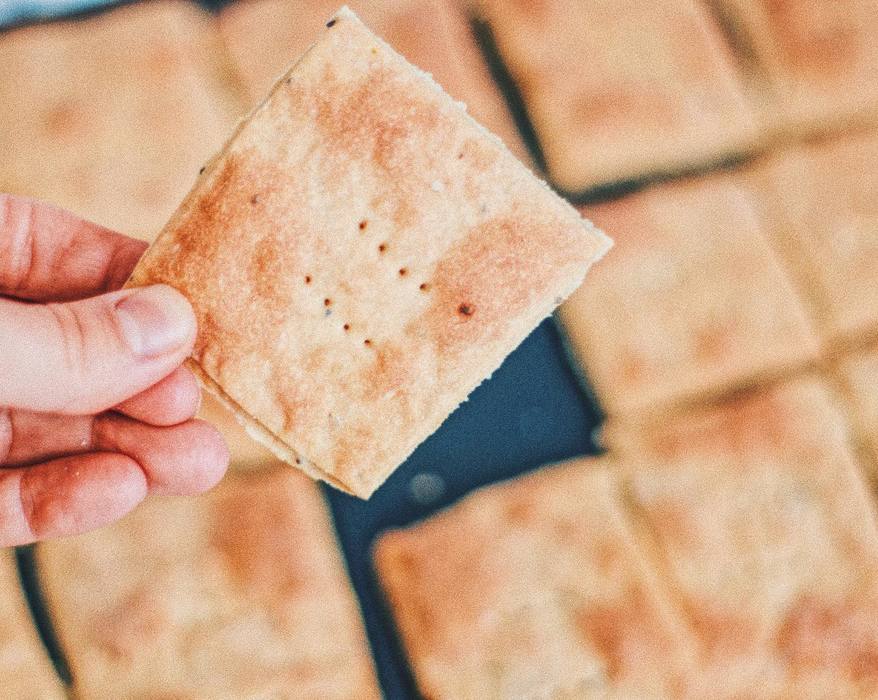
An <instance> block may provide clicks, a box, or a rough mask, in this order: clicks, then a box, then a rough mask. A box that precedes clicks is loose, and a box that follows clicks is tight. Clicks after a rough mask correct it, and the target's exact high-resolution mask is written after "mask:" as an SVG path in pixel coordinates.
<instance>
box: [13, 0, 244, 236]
mask: <svg viewBox="0 0 878 700" xmlns="http://www.w3.org/2000/svg"><path fill="white" fill-rule="evenodd" d="M219 48H220V47H219V43H218V35H217V32H216V28H215V24H214V21H213V19H212V18H211V16H210V15H209V14H207V13H206V12H204V11H202V10H200V9H198V8H197V7H196V6H195V5H194V4H192V3H189V2H175V1H173V0H159V1H157V2H148V3H137V4H134V5H129V6H127V7H123V8H119V9H116V10H112V11H109V12H103V13H101V14H100V15H97V16H92V17H88V18H86V19H80V20H75V21H66V22H58V23H52V24H43V25H36V26H31V27H25V28H22V29H15V30H11V31H8V32H4V33H0V123H2V124H3V128H2V129H0V153H2V154H3V155H2V158H0V181H4V182H5V181H11V182H10V184H11V186H12V187H11V189H10V190H9V191H13V192H15V193H17V194H25V195H30V196H33V197H38V198H40V199H45V200H48V201H51V202H53V203H55V204H58V205H60V206H63V207H65V208H67V209H70V210H72V211H74V212H76V213H77V214H79V215H80V216H82V217H84V218H87V219H92V220H94V221H97V222H98V223H101V224H103V225H105V226H109V227H110V228H115V229H117V230H120V231H124V232H125V233H128V234H131V235H137V236H140V237H142V238H147V239H149V238H152V237H154V236H155V235H156V233H158V231H159V229H160V228H161V227H162V226H163V225H164V223H165V222H166V221H167V220H168V217H169V216H170V215H171V214H172V213H173V211H174V209H175V208H176V207H177V206H178V205H179V203H180V200H181V199H182V198H183V197H184V196H185V194H186V192H187V190H188V189H189V188H190V187H191V186H192V183H193V182H194V180H195V178H196V175H197V174H198V169H199V167H201V165H202V164H203V162H204V160H206V159H207V158H208V157H209V156H210V155H211V154H212V153H213V152H214V151H215V150H216V149H217V148H219V147H220V146H221V145H222V142H223V139H224V138H225V136H226V134H227V133H228V132H229V130H230V129H231V128H232V127H233V126H234V124H235V120H236V118H237V116H238V114H239V111H240V107H239V104H238V102H237V95H236V94H235V93H234V92H233V91H232V89H231V88H230V87H229V86H230V84H231V83H230V82H229V81H228V80H227V79H226V77H225V75H224V73H223V72H222V71H223V68H222V67H223V65H224V64H223V60H222V59H221V58H220V54H219Z"/></svg>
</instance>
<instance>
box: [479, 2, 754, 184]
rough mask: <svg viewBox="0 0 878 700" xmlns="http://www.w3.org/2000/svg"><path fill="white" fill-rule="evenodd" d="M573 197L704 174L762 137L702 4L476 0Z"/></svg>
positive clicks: (553, 168)
mask: <svg viewBox="0 0 878 700" xmlns="http://www.w3.org/2000/svg"><path fill="white" fill-rule="evenodd" d="M474 2H475V3H476V4H477V5H478V6H479V7H480V8H481V9H480V12H481V14H482V15H483V16H484V18H485V19H486V20H487V22H488V24H489V25H490V28H491V30H492V32H493V35H494V39H495V41H496V44H497V47H498V50H499V53H500V55H501V57H502V59H503V61H504V63H505V65H506V67H507V68H508V70H509V72H510V74H511V75H512V78H513V79H514V81H515V82H516V84H517V85H518V88H519V90H520V91H521V93H522V97H523V99H524V102H525V105H526V107H527V111H528V115H529V116H530V120H531V122H532V123H533V126H534V128H535V130H536V133H537V136H538V138H539V141H540V145H541V147H542V152H543V155H544V157H545V160H546V167H547V169H548V172H549V175H550V177H551V179H552V181H553V182H556V183H557V184H558V185H560V186H561V187H562V188H564V189H565V190H568V191H580V190H585V189H587V188H589V187H592V186H595V185H601V184H607V183H614V182H617V181H621V180H629V179H634V178H638V177H640V176H643V175H652V174H655V173H674V172H677V171H680V170H687V169H690V168H693V167H699V166H703V165H705V164H708V163H712V162H715V161H718V160H721V159H724V158H726V157H728V156H729V154H731V153H734V152H740V151H744V150H746V149H748V148H749V147H750V146H751V143H752V142H753V141H754V140H755V138H756V136H757V125H756V120H755V114H754V111H753V109H752V108H751V106H750V104H749V103H748V101H747V99H746V98H745V95H744V90H743V86H742V84H741V82H740V79H739V76H738V75H737V71H736V68H735V60H734V57H733V56H732V53H731V50H730V48H729V46H728V45H727V44H726V43H725V41H724V38H723V36H722V33H721V32H720V30H719V28H718V27H717V25H716V24H715V23H714V22H713V21H712V19H711V17H710V16H709V14H708V13H707V12H706V11H705V9H704V8H703V7H702V5H701V3H699V2H697V1H696V0H665V1H664V2H643V1H642V0H541V1H540V2H508V1H507V0H474Z"/></svg>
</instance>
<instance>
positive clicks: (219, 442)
mask: <svg viewBox="0 0 878 700" xmlns="http://www.w3.org/2000/svg"><path fill="white" fill-rule="evenodd" d="M192 429H193V431H195V432H196V433H197V435H198V438H199V439H198V448H197V450H196V453H195V454H193V455H192V458H191V467H192V468H191V469H190V471H189V474H188V476H187V478H186V482H187V483H186V486H188V490H187V492H186V493H181V494H180V495H190V496H191V495H196V494H200V493H205V492H206V491H210V490H211V489H212V488H213V487H214V486H216V485H217V484H218V483H219V482H220V481H221V480H222V478H223V476H225V473H226V470H227V469H228V468H229V460H230V453H229V447H228V445H227V444H226V441H225V440H224V439H223V436H222V434H221V433H220V432H219V431H218V430H217V429H216V428H214V427H213V426H212V425H211V424H210V423H208V422H207V421H203V420H200V419H195V420H193V421H192Z"/></svg>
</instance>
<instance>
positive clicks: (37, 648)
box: [0, 549, 65, 700]
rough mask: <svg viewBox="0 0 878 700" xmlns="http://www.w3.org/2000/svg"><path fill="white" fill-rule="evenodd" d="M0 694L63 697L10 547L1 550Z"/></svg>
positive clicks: (27, 699) (36, 699) (23, 699)
mask: <svg viewBox="0 0 878 700" xmlns="http://www.w3.org/2000/svg"><path fill="white" fill-rule="evenodd" d="M0 695H2V696H3V697H4V698H14V700H63V698H64V697H65V694H64V690H63V688H62V686H61V682H60V681H59V680H58V677H57V676H56V675H55V671H54V670H53V669H52V664H51V663H50V662H49V657H48V656H46V651H45V649H44V648H43V645H42V644H41V643H40V640H39V637H38V636H37V630H36V628H35V627H34V624H33V621H32V620H31V616H30V613H29V612H28V609H27V605H26V603H25V600H24V595H23V594H22V591H21V586H20V584H19V581H18V572H17V571H16V569H15V557H14V556H13V553H12V550H11V549H0Z"/></svg>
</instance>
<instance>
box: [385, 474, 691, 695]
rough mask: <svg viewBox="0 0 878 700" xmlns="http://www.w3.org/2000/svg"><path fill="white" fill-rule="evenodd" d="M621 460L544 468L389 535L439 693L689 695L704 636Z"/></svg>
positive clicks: (393, 581)
mask: <svg viewBox="0 0 878 700" xmlns="http://www.w3.org/2000/svg"><path fill="white" fill-rule="evenodd" d="M611 469H612V466H611V465H610V464H608V463H607V462H605V461H603V460H595V459H580V460H576V461H571V462H568V463H565V464H563V465H560V466H556V467H551V468H545V469H541V470H539V471H538V472H536V473H534V474H532V475H529V476H526V477H523V478H519V479H516V480H514V481H511V482H508V483H506V484H502V485H494V486H490V487H487V488H484V489H481V490H479V491H477V492H476V493H474V494H472V495H470V496H468V497H466V498H465V499H464V500H463V501H462V502H461V503H459V504H457V505H455V506H453V507H452V508H451V509H450V510H448V511H446V512H444V513H442V514H440V515H438V516H434V517H432V518H431V519H429V520H428V521H426V522H424V523H420V524H417V525H414V526H413V527H410V528H408V529H405V530H398V531H392V532H390V533H387V534H384V535H382V536H381V538H380V540H379V541H378V544H377V546H376V550H375V558H376V566H377V569H378V573H379V577H380V579H381V583H382V585H383V587H384V590H385V591H386V593H387V597H388V600H389V603H390V607H391V610H392V612H393V614H394V617H395V619H396V622H397V624H398V627H399V630H400V632H401V634H402V638H403V641H404V645H405V649H406V651H407V653H408V656H409V659H410V660H411V663H412V666H413V668H414V671H415V676H416V678H417V681H418V685H419V688H420V690H421V692H422V693H423V695H424V696H425V697H430V698H436V699H437V700H438V699H439V698H549V697H551V698H571V699H572V698H585V697H589V698H590V697H595V698H597V697H600V698H635V697H636V698H665V697H678V696H679V693H680V688H681V687H682V686H681V684H682V682H683V681H684V679H685V677H686V674H687V669H688V668H689V667H690V665H691V664H692V662H693V655H692V646H691V639H690V638H689V637H688V636H687V633H686V631H685V629H684V628H683V627H682V626H681V625H680V624H679V621H678V620H676V619H675V617H674V614H673V611H672V610H671V608H670V605H669V603H668V601H667V599H666V598H665V594H664V592H663V591H662V589H661V587H660V586H659V585H658V584H657V582H656V581H655V579H654V577H653V575H652V573H651V571H650V569H649V566H648V564H647V562H646V560H645V559H644V557H643V555H642V553H641V551H640V550H639V548H638V546H637V544H636V542H635V540H634V537H633V534H632V532H631V531H630V529H629V526H628V523H627V522H626V518H625V515H624V513H623V512H622V510H621V503H620V500H619V496H620V495H619V492H618V483H617V480H616V479H615V478H614V476H613V474H612V473H611Z"/></svg>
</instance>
